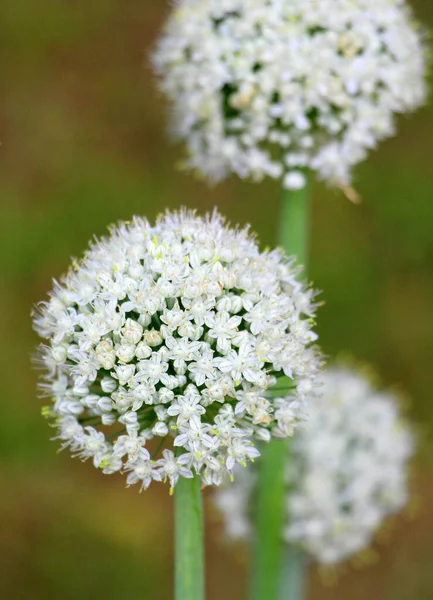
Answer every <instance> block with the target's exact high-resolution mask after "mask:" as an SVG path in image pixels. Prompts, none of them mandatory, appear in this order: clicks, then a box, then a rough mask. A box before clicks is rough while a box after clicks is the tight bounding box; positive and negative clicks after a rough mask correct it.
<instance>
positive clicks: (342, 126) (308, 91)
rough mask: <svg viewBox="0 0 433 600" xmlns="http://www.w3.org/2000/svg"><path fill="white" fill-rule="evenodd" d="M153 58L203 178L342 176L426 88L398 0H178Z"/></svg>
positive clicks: (292, 180)
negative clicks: (396, 114)
mask: <svg viewBox="0 0 433 600" xmlns="http://www.w3.org/2000/svg"><path fill="white" fill-rule="evenodd" d="M153 62H154V66H155V69H156V71H157V73H158V75H159V78H160V82H161V83H160V85H161V88H162V90H163V91H164V92H165V93H166V94H167V96H168V98H169V100H170V101H171V102H172V103H173V107H174V113H173V129H174V132H175V134H176V135H177V136H178V137H179V138H180V139H182V140H185V141H186V144H187V148H188V154H189V158H188V160H187V163H186V166H187V167H188V168H192V169H193V170H196V171H197V172H199V173H201V174H204V175H205V176H206V177H207V178H209V179H210V180H214V181H217V180H220V179H222V178H224V177H225V176H227V174H228V173H230V172H233V173H236V174H237V175H238V176H240V177H242V178H247V177H248V178H252V179H253V180H261V179H262V178H263V177H265V176H270V177H272V178H274V179H281V180H282V182H283V185H284V187H285V188H288V189H299V188H302V187H304V185H305V170H306V169H307V170H309V169H311V170H313V171H315V172H316V173H317V174H318V176H319V177H320V178H321V179H324V180H326V181H328V182H330V183H331V184H335V185H340V186H347V185H348V184H349V183H350V179H351V168H352V167H353V166H354V165H355V164H356V163H358V162H360V161H362V160H363V159H364V158H365V157H366V155H367V152H368V151H369V150H370V149H371V148H374V147H375V146H376V143H377V141H378V140H381V139H383V138H385V137H388V136H390V135H392V134H393V133H394V114H395V113H404V112H407V111H411V110H414V109H415V108H417V107H418V106H420V105H421V104H422V103H423V102H424V100H425V95H426V90H425V84H424V75H425V52H424V49H423V44H422V39H421V34H420V32H419V31H418V26H417V25H416V23H414V21H413V19H412V15H411V13H410V11H409V9H408V7H407V6H406V3H405V0H180V1H179V2H178V3H176V7H175V8H174V11H173V13H172V15H171V16H170V18H169V20H168V23H167V25H166V28H165V31H164V34H163V36H162V38H161V40H160V42H159V45H158V47H157V50H156V52H155V56H154V59H153Z"/></svg>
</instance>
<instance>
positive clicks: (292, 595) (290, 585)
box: [279, 544, 308, 600]
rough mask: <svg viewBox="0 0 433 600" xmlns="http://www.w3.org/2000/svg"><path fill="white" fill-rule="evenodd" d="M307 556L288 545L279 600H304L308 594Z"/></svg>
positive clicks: (285, 552)
mask: <svg viewBox="0 0 433 600" xmlns="http://www.w3.org/2000/svg"><path fill="white" fill-rule="evenodd" d="M307 574H308V561H307V556H306V555H305V553H304V552H303V551H302V550H298V549H297V548H294V547H293V546H290V545H288V544H286V547H285V550H284V566H283V569H282V572H281V579H280V586H281V587H280V599H279V600H302V599H303V598H306V594H307Z"/></svg>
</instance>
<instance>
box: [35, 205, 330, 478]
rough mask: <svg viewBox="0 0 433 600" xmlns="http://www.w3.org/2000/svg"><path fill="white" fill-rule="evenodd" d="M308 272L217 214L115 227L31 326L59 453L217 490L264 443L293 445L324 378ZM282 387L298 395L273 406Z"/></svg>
mask: <svg viewBox="0 0 433 600" xmlns="http://www.w3.org/2000/svg"><path fill="white" fill-rule="evenodd" d="M298 275H299V269H298V268H295V267H294V266H293V261H291V260H289V259H287V257H285V256H284V254H283V253H282V251H280V250H275V251H273V252H263V253H261V252H260V251H259V248H258V246H257V244H256V242H255V241H254V239H253V238H252V237H251V236H250V235H249V234H248V231H247V230H236V229H230V228H229V227H227V226H226V225H225V224H224V221H223V220H222V218H221V217H220V216H219V215H217V214H216V213H215V214H214V215H213V216H208V217H205V218H199V217H196V216H195V215H194V214H193V213H190V212H180V213H173V214H170V213H167V214H166V215H165V216H163V217H162V218H160V219H159V220H158V221H157V222H156V224H155V226H151V225H150V224H149V223H148V222H147V221H145V220H143V219H139V218H135V219H134V220H133V221H132V223H129V224H121V225H119V226H118V227H116V228H113V229H112V231H111V235H110V237H108V238H104V239H102V240H99V241H96V242H94V243H93V244H92V245H91V246H90V248H89V250H88V251H87V253H86V254H85V256H84V258H83V260H82V261H81V262H80V263H77V262H74V265H73V267H72V268H71V270H70V272H69V273H68V274H67V275H66V277H64V278H63V280H62V282H61V283H60V284H59V283H56V284H55V288H54V290H53V292H52V294H51V298H50V299H49V301H48V302H45V303H42V304H41V305H40V308H39V311H38V314H37V316H36V317H35V321H34V322H35V328H36V330H37V331H38V333H39V334H40V335H41V336H42V337H43V338H44V339H45V340H46V346H44V347H43V349H42V352H41V361H42V363H43V364H44V367H45V371H46V375H45V377H44V379H45V381H44V382H43V383H42V384H41V389H42V390H43V393H44V395H45V396H48V397H50V398H52V399H53V405H52V406H50V407H48V408H46V409H45V411H44V412H45V415H46V416H47V417H49V418H52V419H53V420H54V425H55V426H56V427H57V428H58V430H59V433H58V438H59V439H60V440H61V442H62V447H63V448H65V447H69V448H70V449H71V451H72V453H73V454H74V455H76V456H79V457H80V458H82V459H84V460H85V459H88V458H91V459H92V460H93V463H94V464H95V466H96V467H98V468H101V469H102V470H103V472H104V473H114V472H115V471H119V470H123V471H126V472H127V473H128V475H127V483H128V485H129V484H133V483H139V484H140V485H141V488H142V489H146V488H147V487H148V486H149V485H150V483H151V482H152V481H155V480H156V481H162V480H167V481H169V482H170V485H171V486H174V485H175V484H176V482H177V481H178V479H179V477H192V476H193V475H194V474H199V476H200V477H201V478H202V482H203V484H204V485H218V484H219V483H220V482H221V481H222V480H223V479H224V478H225V477H226V476H228V475H229V476H231V475H232V473H233V468H234V466H235V465H236V464H242V465H245V464H247V463H248V462H250V461H252V460H254V459H255V458H256V457H257V456H258V455H259V452H258V451H257V449H256V447H255V444H256V442H257V441H262V440H266V441H268V440H269V439H270V438H271V437H272V436H274V437H286V436H288V435H292V433H293V431H294V429H295V428H296V427H297V425H298V423H299V422H300V420H301V417H302V405H303V400H304V398H305V396H306V394H305V390H308V393H309V394H310V393H311V391H313V392H314V389H315V388H316V386H317V376H318V372H319V367H320V357H319V356H318V354H317V351H316V349H315V348H314V347H313V346H312V345H311V344H312V342H314V340H315V339H316V337H317V336H316V334H315V333H314V332H313V331H312V317H313V316H314V313H315V308H316V306H315V304H314V301H313V299H314V292H313V291H312V290H310V289H308V288H306V287H305V286H304V284H303V283H301V282H300V281H299V280H298ZM288 349H292V350H288ZM282 376H290V377H291V378H292V381H291V383H290V389H291V391H292V395H291V396H287V397H286V392H284V391H282V392H281V397H279V398H268V397H267V395H266V394H267V390H268V389H269V388H271V387H272V386H274V385H275V383H276V381H277V379H278V378H280V379H279V381H280V385H281V380H282ZM285 379H286V380H287V377H285ZM298 386H299V391H298V389H297V388H298ZM152 439H155V442H156V443H155V445H154V446H153V445H151V446H150V447H149V448H148V447H147V444H148V442H149V441H151V440H152ZM154 447H155V449H154ZM174 449H175V450H176V452H173V450H174Z"/></svg>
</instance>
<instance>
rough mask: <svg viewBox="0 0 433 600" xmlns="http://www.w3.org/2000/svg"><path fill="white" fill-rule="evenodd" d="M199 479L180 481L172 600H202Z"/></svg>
mask: <svg viewBox="0 0 433 600" xmlns="http://www.w3.org/2000/svg"><path fill="white" fill-rule="evenodd" d="M200 486H201V481H200V478H199V477H194V478H193V479H186V478H185V477H180V478H179V481H178V482H177V485H176V487H175V491H174V503H175V562H176V566H175V589H176V594H175V599H176V600H203V599H204V548H203V538H204V534H203V499H202V494H201V491H200Z"/></svg>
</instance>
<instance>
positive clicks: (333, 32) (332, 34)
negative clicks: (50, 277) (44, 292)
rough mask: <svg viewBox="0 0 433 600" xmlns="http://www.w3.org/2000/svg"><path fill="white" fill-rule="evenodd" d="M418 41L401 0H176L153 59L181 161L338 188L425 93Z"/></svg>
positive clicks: (217, 175)
mask: <svg viewBox="0 0 433 600" xmlns="http://www.w3.org/2000/svg"><path fill="white" fill-rule="evenodd" d="M421 37H422V36H421V33H420V31H419V28H418V25H417V24H416V23H415V22H414V20H413V18H412V14H411V11H410V10H409V8H408V6H407V4H406V2H405V0H320V2H318V0H278V1H277V0H230V1H229V2H222V1H221V0H179V1H178V2H177V3H176V6H175V7H174V9H173V12H172V14H171V16H170V17H169V20H168V23H167V25H166V27H165V31H164V33H163V36H162V38H161V40H160V41H159V44H158V47H157V50H156V52H155V55H154V58H153V63H154V66H155V69H156V72H157V74H158V76H159V80H160V86H161V89H162V90H163V92H164V93H165V94H166V95H167V96H168V98H169V100H170V101H171V103H172V104H173V108H174V113H173V129H174V131H175V133H176V135H177V137H179V138H180V139H182V140H184V141H185V142H186V145H187V149H188V154H189V158H188V160H187V163H186V164H187V167H188V168H191V169H193V170H196V171H198V172H199V173H202V174H204V175H205V176H206V177H207V178H208V179H210V180H213V181H217V180H220V179H223V178H224V177H226V176H227V175H228V174H229V173H236V174H237V175H238V176H239V177H241V178H251V179H253V180H261V179H263V178H264V177H266V176H269V177H272V178H274V179H280V180H282V183H283V185H284V187H286V188H287V189H300V188H302V187H304V186H305V183H306V179H305V175H304V173H303V171H304V170H305V169H312V170H314V171H316V173H317V174H318V176H319V177H320V178H321V179H324V180H326V181H328V182H330V183H331V184H334V185H341V186H345V185H346V186H347V185H348V184H349V183H350V179H351V169H352V167H353V166H354V165H355V164H357V163H358V162H360V161H362V160H363V159H364V158H365V157H366V156H367V153H368V151H369V150H371V149H372V148H374V147H375V146H376V144H377V142H378V141H380V140H381V139H384V138H386V137H389V136H391V135H393V134H394V115H395V114H397V113H405V112H409V111H413V110H415V109H416V108H417V107H419V106H420V105H421V104H422V103H423V102H424V101H425V97H426V86H425V81H424V80H425V70H426V69H425V63H426V61H425V51H424V47H423V43H422V39H421ZM65 326H67V324H66V323H65Z"/></svg>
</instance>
